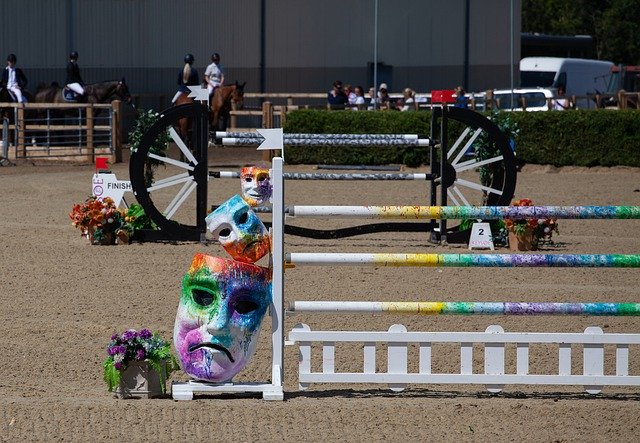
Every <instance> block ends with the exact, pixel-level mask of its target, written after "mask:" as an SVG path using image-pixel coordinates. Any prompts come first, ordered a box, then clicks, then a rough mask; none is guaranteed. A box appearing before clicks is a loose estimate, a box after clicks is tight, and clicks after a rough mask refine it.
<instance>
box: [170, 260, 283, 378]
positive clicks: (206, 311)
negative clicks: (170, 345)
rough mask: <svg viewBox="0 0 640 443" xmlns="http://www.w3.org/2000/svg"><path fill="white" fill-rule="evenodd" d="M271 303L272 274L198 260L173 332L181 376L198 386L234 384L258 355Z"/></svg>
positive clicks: (184, 290) (231, 263)
mask: <svg viewBox="0 0 640 443" xmlns="http://www.w3.org/2000/svg"><path fill="white" fill-rule="evenodd" d="M270 303H271V272H270V270H269V269H267V268H263V267H260V266H256V265H252V264H248V263H241V262H237V261H232V260H228V259H223V258H220V257H213V256H209V255H205V254H196V255H195V256H194V258H193V262H192V263H191V267H190V268H189V271H188V272H187V274H186V275H185V276H184V278H183V280H182V294H181V296H180V303H179V305H178V313H177V315H176V321H175V325H174V331H173V337H174V346H175V348H176V351H177V354H178V361H179V363H180V367H181V368H182V370H183V371H184V372H185V373H187V374H189V375H190V376H191V377H193V378H195V379H198V380H205V381H211V382H226V381H230V380H231V379H232V378H233V377H234V376H235V375H236V374H237V373H238V372H240V371H241V370H242V369H243V368H244V367H245V366H246V365H247V363H248V362H249V360H250V358H251V356H252V355H253V353H254V351H255V349H256V346H257V344H258V336H259V333H260V325H261V323H262V319H263V318H264V314H265V313H266V311H267V308H268V307H269V304H270Z"/></svg>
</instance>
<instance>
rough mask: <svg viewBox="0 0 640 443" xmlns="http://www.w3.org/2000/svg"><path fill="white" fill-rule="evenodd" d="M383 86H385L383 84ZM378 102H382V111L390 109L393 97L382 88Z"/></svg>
mask: <svg viewBox="0 0 640 443" xmlns="http://www.w3.org/2000/svg"><path fill="white" fill-rule="evenodd" d="M382 85H385V84H384V83H383V84H382ZM385 86H386V85H385ZM378 100H379V101H380V109H389V108H390V106H391V97H389V91H387V88H380V90H379V91H378Z"/></svg>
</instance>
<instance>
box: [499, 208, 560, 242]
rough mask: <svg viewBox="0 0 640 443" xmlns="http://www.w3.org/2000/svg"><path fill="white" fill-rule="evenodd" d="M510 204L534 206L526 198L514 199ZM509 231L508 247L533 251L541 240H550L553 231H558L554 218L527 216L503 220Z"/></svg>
mask: <svg viewBox="0 0 640 443" xmlns="http://www.w3.org/2000/svg"><path fill="white" fill-rule="evenodd" d="M511 206H534V204H533V201H532V200H530V199H528V198H522V199H520V200H515V201H514V202H513V203H512V204H511ZM504 222H505V226H506V227H507V231H508V232H509V248H510V249H512V250H514V251H535V250H536V249H538V246H539V244H540V243H541V242H551V241H552V240H551V238H552V237H553V233H554V232H555V233H556V234H557V233H559V231H558V223H557V221H556V219H555V218H546V219H545V218H540V219H535V218H529V219H520V220H509V219H507V220H505V221H504Z"/></svg>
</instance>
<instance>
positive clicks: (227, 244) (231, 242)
mask: <svg viewBox="0 0 640 443" xmlns="http://www.w3.org/2000/svg"><path fill="white" fill-rule="evenodd" d="M206 222H207V227H208V229H209V231H211V233H213V236H214V237H215V238H217V239H218V240H219V241H220V243H221V244H222V247H223V248H224V249H225V251H227V252H228V253H229V254H230V255H231V257H233V258H234V259H236V260H238V261H241V262H245V263H255V262H256V261H258V260H260V259H261V258H262V257H264V256H265V255H267V254H268V253H269V249H270V245H271V241H270V239H269V232H268V231H267V228H266V227H265V226H264V224H263V223H262V221H261V220H260V218H258V216H257V215H256V213H255V212H253V210H251V207H250V206H249V205H248V204H247V203H246V202H245V201H244V200H243V199H242V198H241V197H240V196H239V195H235V196H233V197H231V198H230V199H229V200H227V201H226V202H224V203H223V204H222V205H220V206H219V207H218V208H217V209H216V210H215V211H213V212H212V213H211V214H209V215H208V216H207V218H206Z"/></svg>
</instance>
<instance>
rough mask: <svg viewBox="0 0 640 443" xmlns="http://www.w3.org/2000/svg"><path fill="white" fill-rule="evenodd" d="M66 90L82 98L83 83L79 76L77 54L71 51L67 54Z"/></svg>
mask: <svg viewBox="0 0 640 443" xmlns="http://www.w3.org/2000/svg"><path fill="white" fill-rule="evenodd" d="M66 85H67V88H69V89H71V90H72V91H73V92H75V93H76V94H78V95H80V96H84V87H83V86H82V85H84V82H83V81H82V77H81V76H80V68H79V67H78V53H77V52H76V51H72V52H71V53H70V54H69V63H67V81H66Z"/></svg>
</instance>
